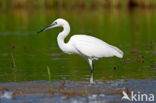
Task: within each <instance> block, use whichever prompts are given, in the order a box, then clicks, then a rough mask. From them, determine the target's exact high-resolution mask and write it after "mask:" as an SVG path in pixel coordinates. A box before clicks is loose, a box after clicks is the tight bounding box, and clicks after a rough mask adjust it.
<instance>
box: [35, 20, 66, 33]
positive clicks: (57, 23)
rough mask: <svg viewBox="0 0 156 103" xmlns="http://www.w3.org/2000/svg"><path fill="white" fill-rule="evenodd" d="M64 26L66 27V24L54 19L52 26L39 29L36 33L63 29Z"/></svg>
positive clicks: (64, 21) (63, 21)
mask: <svg viewBox="0 0 156 103" xmlns="http://www.w3.org/2000/svg"><path fill="white" fill-rule="evenodd" d="M65 25H68V22H67V21H66V20H64V19H62V18H58V19H56V20H55V21H54V22H53V23H52V24H50V25H48V26H47V27H45V28H43V29H41V30H40V31H39V32H38V33H40V32H43V31H46V30H48V29H52V28H55V27H63V26H65Z"/></svg>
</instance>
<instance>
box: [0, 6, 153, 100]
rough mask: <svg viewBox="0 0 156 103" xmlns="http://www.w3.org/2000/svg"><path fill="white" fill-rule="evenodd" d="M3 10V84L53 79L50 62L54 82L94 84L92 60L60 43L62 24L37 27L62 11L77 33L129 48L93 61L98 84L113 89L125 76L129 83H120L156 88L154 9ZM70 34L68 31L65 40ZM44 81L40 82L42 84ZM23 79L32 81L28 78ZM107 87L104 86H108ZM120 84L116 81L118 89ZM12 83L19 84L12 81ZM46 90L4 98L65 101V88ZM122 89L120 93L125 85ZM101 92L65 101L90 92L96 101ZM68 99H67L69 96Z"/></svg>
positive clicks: (0, 67)
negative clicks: (69, 51) (118, 55)
mask: <svg viewBox="0 0 156 103" xmlns="http://www.w3.org/2000/svg"><path fill="white" fill-rule="evenodd" d="M56 11H57V12H56ZM0 12H1V13H0V20H1V23H0V48H1V49H0V82H1V83H2V84H1V85H0V88H1V89H3V88H4V87H3V85H5V83H4V82H7V83H8V84H7V85H8V86H14V84H11V83H10V82H14V83H16V82H24V81H42V80H45V81H47V80H50V79H49V77H50V76H49V75H48V71H47V66H48V67H49V68H50V73H51V79H52V82H53V83H55V82H58V83H61V81H60V80H65V81H70V82H68V83H67V84H68V85H67V87H70V86H75V84H77V85H80V87H81V86H82V85H86V83H88V84H89V79H90V69H89V65H88V63H87V62H86V61H85V60H84V59H83V58H82V57H80V56H77V55H67V54H64V53H62V51H61V50H60V49H59V47H58V45H57V41H56V38H57V34H58V33H59V32H60V31H61V30H62V29H60V28H56V29H53V30H49V31H46V32H43V33H40V34H37V33H36V32H37V31H39V30H40V29H41V28H43V27H45V26H47V25H49V24H50V23H51V22H52V21H53V20H55V19H56V18H58V17H62V18H65V19H67V20H68V21H69V22H70V24H71V35H72V34H77V33H78V34H82V33H85V34H88V35H92V36H95V37H98V38H100V39H102V40H104V41H106V42H108V43H110V44H112V45H115V46H118V47H119V48H120V49H121V50H123V51H124V58H123V59H119V58H104V59H100V60H98V61H95V62H94V65H95V71H94V81H95V83H96V85H94V86H97V87H98V86H100V84H98V83H101V84H102V85H103V87H105V88H107V89H108V88H109V87H111V86H110V85H114V84H115V83H117V84H118V82H119V81H122V82H123V84H124V86H123V85H122V86H121V88H122V87H124V88H125V87H128V88H133V87H135V86H136V87H138V88H139V89H138V88H137V90H140V89H141V88H142V89H144V88H147V90H146V91H148V92H150V93H154V91H156V88H155V86H154V85H156V83H155V79H156V35H155V34H156V29H155V27H156V14H155V10H151V9H145V10H140V9H136V10H135V9H134V10H131V11H129V10H116V9H115V10H114V9H111V10H109V9H107V10H95V11H87V10H84V11H81V10H75V11H74V12H73V11H70V10H60V11H59V10H42V9H41V10H29V9H28V10H25V9H17V10H12V11H10V10H6V11H3V10H0ZM80 13H81V15H80ZM71 35H70V36H71ZM70 36H69V37H67V39H66V42H67V41H68V40H69V38H70ZM131 80H132V81H131ZM126 81H128V82H126ZM151 81H152V82H151ZM106 82H110V84H109V85H108V84H107V83H106ZM112 82H114V83H112ZM3 83H4V84H3ZM28 83H29V82H28ZM30 83H31V82H30ZM44 83H45V82H41V83H40V84H38V85H41V84H44ZM83 83H84V84H83ZM105 83H106V84H105ZM21 84H24V85H27V83H21ZM21 84H20V83H19V84H18V83H17V84H16V85H19V86H21ZM45 84H46V83H45ZM125 85H126V86H125ZM41 86H42V85H41ZM6 87H7V86H6ZM21 87H22V86H21ZM28 87H29V86H28ZM26 88H27V86H26ZM45 88H47V87H45ZM87 88H88V87H87ZM105 88H102V89H104V90H105ZM121 88H120V87H118V86H117V87H114V90H113V91H115V90H116V89H121ZM7 89H9V90H10V89H11V90H12V89H15V88H14V87H13V88H11V87H8V88H7ZM102 89H101V91H102ZM132 90H135V88H133V89H132ZM140 91H142V90H140ZM102 93H103V94H104V95H106V94H107V93H106V94H105V93H104V92H102ZM43 94H44V93H43ZM43 94H42V92H41V95H36V94H33V95H31V96H30V95H28V96H26V97H23V96H15V97H16V99H13V100H12V99H11V100H10V99H1V100H2V101H3V100H4V102H6V103H18V102H19V103H21V101H22V102H24V101H28V102H30V103H35V102H36V101H37V102H38V103H40V102H42V101H47V103H48V101H51V100H54V101H55V100H56V101H55V102H58V103H60V102H59V100H60V98H64V96H65V94H61V95H53V96H52V97H51V96H47V95H46V96H45V95H43ZM119 94H120V95H121V91H120V93H119ZM99 95H100V94H99V93H90V94H89V95H87V96H74V97H72V98H69V99H66V100H67V101H66V102H67V103H69V102H73V101H75V102H76V101H79V103H81V102H83V103H84V102H86V100H88V101H90V100H89V99H86V98H90V97H89V96H91V97H97V98H95V102H97V101H98V100H99V98H101V97H100V96H99ZM112 98H113V99H112ZM103 99H104V101H103ZM100 100H101V99H100ZM110 100H114V101H110ZM120 100H121V96H118V95H116V94H115V95H114V94H111V95H106V96H105V98H103V97H102V100H101V101H102V103H112V102H113V103H118V102H120ZM63 101H64V102H65V100H63ZM91 101H94V100H91ZM90 103H93V102H90Z"/></svg>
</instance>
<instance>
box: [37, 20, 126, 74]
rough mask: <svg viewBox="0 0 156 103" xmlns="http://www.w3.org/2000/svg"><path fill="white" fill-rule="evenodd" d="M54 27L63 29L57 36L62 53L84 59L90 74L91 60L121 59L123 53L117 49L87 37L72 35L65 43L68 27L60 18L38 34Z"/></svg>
mask: <svg viewBox="0 0 156 103" xmlns="http://www.w3.org/2000/svg"><path fill="white" fill-rule="evenodd" d="M55 27H63V31H62V32H60V33H59V34H58V36H57V42H58V46H59V47H60V49H61V50H62V51H63V52H64V53H67V54H78V55H80V56H82V57H84V58H86V59H87V61H88V63H89V65H90V68H91V73H92V72H93V70H94V67H93V63H92V61H93V60H98V59H99V58H103V57H113V56H116V57H118V58H122V57H123V52H122V51H121V50H120V49H119V48H117V47H115V46H112V45H110V44H107V43H106V42H104V41H102V40H100V39H98V38H96V37H93V36H89V35H74V36H72V37H71V38H70V40H69V41H68V43H65V42H64V39H65V38H66V37H67V36H68V34H69V33H70V25H69V23H68V22H67V21H66V20H64V19H62V18H58V19H57V20H55V21H54V22H53V23H52V24H50V25H49V26H47V27H45V28H43V29H42V30H40V31H39V32H38V33H40V32H42V31H46V30H48V29H52V28H55Z"/></svg>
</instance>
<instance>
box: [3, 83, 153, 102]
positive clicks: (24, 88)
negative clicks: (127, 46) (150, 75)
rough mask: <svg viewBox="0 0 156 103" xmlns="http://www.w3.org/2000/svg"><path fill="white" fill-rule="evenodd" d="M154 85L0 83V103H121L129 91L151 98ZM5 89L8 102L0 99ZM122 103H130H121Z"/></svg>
mask: <svg viewBox="0 0 156 103" xmlns="http://www.w3.org/2000/svg"><path fill="white" fill-rule="evenodd" d="M155 83H156V81H154V80H127V81H123V80H117V81H107V82H103V83H102V82H97V83H96V84H90V83H89V82H88V83H87V82H73V81H59V82H58V81H57V82H53V83H50V82H47V81H36V82H20V83H1V84H0V87H1V88H0V89H1V90H0V96H1V98H0V100H1V102H2V103H25V102H28V103H51V102H53V103H121V98H122V91H125V92H127V93H128V95H130V93H131V91H133V92H134V93H135V94H137V93H138V91H139V92H140V93H146V94H150V93H154V94H155V93H156V87H155V86H154V85H153V84H155ZM62 84H64V86H62ZM140 84H142V85H140ZM50 86H52V87H53V92H50ZM5 88H7V89H8V90H7V91H9V92H13V93H14V94H13V96H12V98H11V99H6V98H4V97H2V96H3V95H4V93H5V92H6V90H5ZM41 88H42V89H41ZM2 92H3V93H2ZM122 103H132V102H130V101H127V100H123V101H122ZM133 103H137V101H134V102H133ZM141 103H149V101H147V102H146V101H142V102H141ZM153 103H154V102H153Z"/></svg>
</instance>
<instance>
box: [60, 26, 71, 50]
mask: <svg viewBox="0 0 156 103" xmlns="http://www.w3.org/2000/svg"><path fill="white" fill-rule="evenodd" d="M62 27H63V31H62V32H60V33H59V35H58V36H57V42H58V45H59V47H60V49H61V50H62V51H63V52H65V53H68V52H69V49H70V48H69V47H68V44H67V43H65V42H64V39H65V38H66V37H67V36H68V35H69V33H70V26H69V24H68V23H66V24H65V25H63V26H62Z"/></svg>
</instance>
